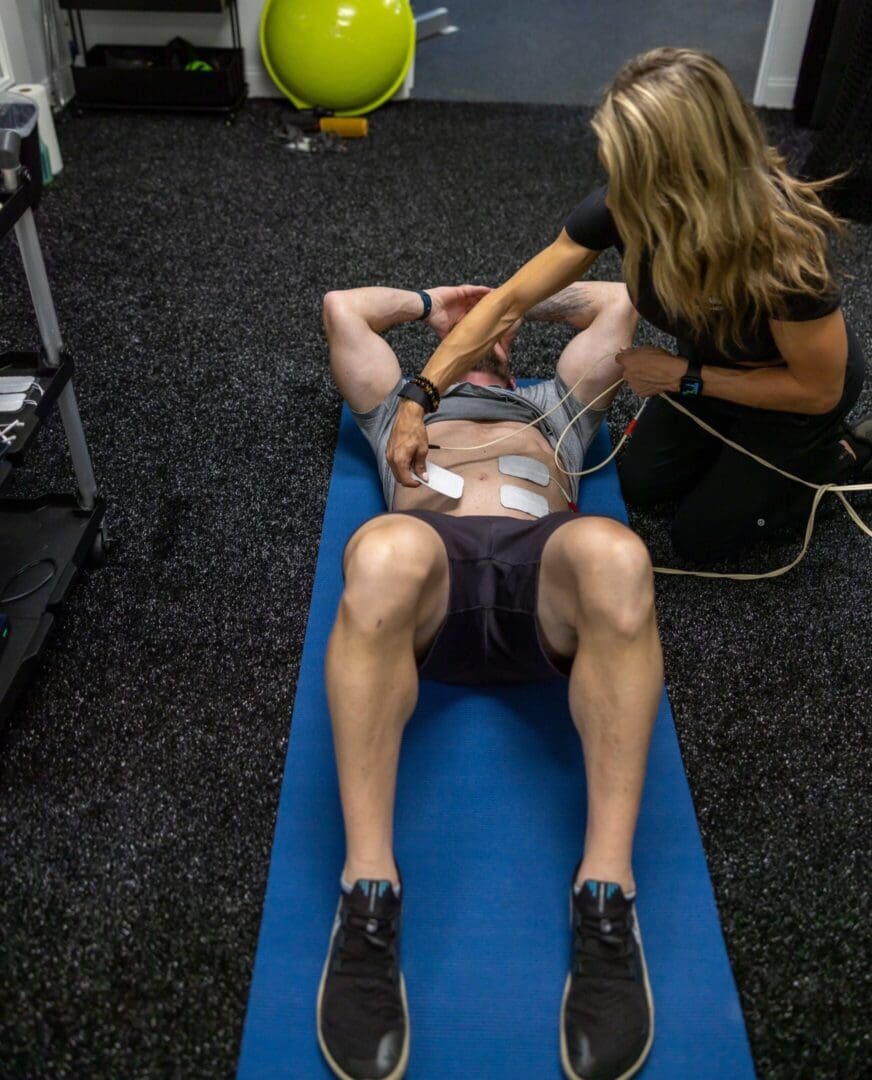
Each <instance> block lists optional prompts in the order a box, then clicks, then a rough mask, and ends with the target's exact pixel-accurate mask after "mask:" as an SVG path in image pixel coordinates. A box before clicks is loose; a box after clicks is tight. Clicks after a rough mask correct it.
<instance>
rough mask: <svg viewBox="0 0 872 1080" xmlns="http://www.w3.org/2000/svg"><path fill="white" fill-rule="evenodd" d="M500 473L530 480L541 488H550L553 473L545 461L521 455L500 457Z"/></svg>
mask: <svg viewBox="0 0 872 1080" xmlns="http://www.w3.org/2000/svg"><path fill="white" fill-rule="evenodd" d="M500 472H501V473H503V474H504V475H505V476H518V477H520V478H521V480H529V481H530V482H531V483H532V484H538V485H539V486H540V487H548V485H549V484H550V483H551V473H549V472H548V466H547V465H546V464H545V463H544V462H543V461H537V460H536V459H535V458H531V457H522V456H521V455H520V454H503V455H502V456H501V457H500ZM515 490H516V489H515Z"/></svg>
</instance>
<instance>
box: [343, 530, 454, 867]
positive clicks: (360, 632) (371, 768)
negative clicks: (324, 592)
mask: <svg viewBox="0 0 872 1080" xmlns="http://www.w3.org/2000/svg"><path fill="white" fill-rule="evenodd" d="M344 571H345V590H344V592H343V594H342V599H341V601H340V604H339V612H338V615H337V618H336V623H335V625H334V627H333V632H332V634H331V635H330V642H329V644H328V647H327V658H326V674H327V698H328V702H329V705H330V715H331V718H332V722H333V740H334V745H335V750H336V763H337V769H338V772H339V788H340V795H341V798H342V812H343V816H344V819H345V840H346V859H345V866H344V868H343V872H342V876H343V877H344V879H345V880H346V881H347V882H349V883H353V882H354V881H356V880H357V879H358V878H367V879H380V880H389V881H390V882H391V883H392V884H393V885H394V886H398V885H399V877H398V874H397V867H396V863H395V861H394V854H393V816H394V796H395V792H396V780H397V765H398V761H399V754H400V744H401V742H402V738H403V730H404V728H405V725H406V722H407V721H408V719H409V717H410V716H411V715H412V711H413V710H414V708H415V703H416V701H417V698H418V672H417V667H416V663H415V657H416V654H418V655H420V654H422V653H423V652H424V651H425V650H426V648H427V647H428V645H429V644H430V642H431V641H432V640H433V638H434V636H435V634H436V631H437V630H438V628H439V625H440V624H441V622H442V619H443V618H444V616H445V611H446V608H447V603H448V560H447V557H446V554H445V547H444V545H443V544H442V541H441V540H440V539H439V537H438V535H437V534H436V533H435V531H434V530H433V529H431V528H430V526H429V525H427V524H425V523H424V522H422V521H420V520H418V519H417V518H413V517H408V516H406V515H403V514H385V515H383V516H381V517H378V518H374V519H373V520H372V521H370V522H367V524H366V525H364V526H363V527H362V528H361V529H359V530H358V532H357V533H355V535H354V536H353V537H352V539H351V541H350V542H349V544H348V548H347V550H346V554H345V566H344Z"/></svg>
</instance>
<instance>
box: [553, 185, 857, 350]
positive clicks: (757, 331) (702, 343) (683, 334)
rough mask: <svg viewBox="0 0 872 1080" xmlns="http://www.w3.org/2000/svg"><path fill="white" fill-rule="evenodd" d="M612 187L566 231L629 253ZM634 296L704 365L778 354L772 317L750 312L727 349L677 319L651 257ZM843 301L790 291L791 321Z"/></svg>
mask: <svg viewBox="0 0 872 1080" xmlns="http://www.w3.org/2000/svg"><path fill="white" fill-rule="evenodd" d="M606 191H607V188H606V187H601V188H597V189H596V190H595V191H592V192H591V193H590V195H588V196H587V198H586V199H585V200H584V201H583V202H581V203H579V205H578V206H576V208H575V209H574V210H573V211H572V213H571V214H570V215H569V217H568V218H567V219H566V225H565V228H566V232H567V233H568V234H569V237H570V238H571V239H572V240H574V241H575V242H576V244H580V245H581V246H582V247H586V248H589V249H590V250H591V251H605V250H606V248H610V247H614V248H617V250H618V251H619V252H620V253H621V254H622V255H623V253H624V243H623V241H622V240H621V237H620V234H619V233H618V230H617V228H616V226H615V221H614V218H613V217H612V214H611V211H610V210H609V208H608V207H607V206H606ZM632 299H633V303H634V305H635V307H636V310H637V311H638V312H639V314H640V315H642V316H643V318H645V319H647V320H648V322H650V323H651V324H652V325H653V326H656V327H657V328H658V329H660V330H663V331H665V332H666V333H667V334H672V335H673V336H674V337H675V338H676V339H677V342H678V352H679V355H681V356H686V357H687V358H688V359H693V360H697V361H698V362H699V363H700V364H714V365H717V366H720V367H735V366H736V361H738V360H771V359H774V358H775V357H777V356H778V346H777V345H776V344H775V340H774V338H773V337H772V331H771V330H770V328H769V320H768V319H766V318H761V319H755V318H754V317H753V313H749V316H748V318H747V319H746V320H745V321H743V323H742V328H741V329H742V333H741V335H740V340H738V341H727V343H726V346H725V348H724V349H723V350H721V349H719V348H718V346H717V345H716V344H715V342H714V340H713V339H712V338H711V336H710V335H708V334H703V335H701V336H697V335H695V334H694V333H693V331H692V330H691V328H690V327H689V326H688V325H687V324H686V323H684V322H682V321H681V320H678V321H676V322H673V321H671V320H670V319H669V317H668V315H667V314H666V312H665V311H664V310H663V306H662V304H661V303H660V301H659V299H658V298H657V294H656V293H655V291H654V284H653V282H652V280H651V267H650V261H649V260H647V259H644V258H643V260H642V262H641V264H640V267H639V295H638V296H637V297H634V298H632ZM841 301H842V295H841V290H840V289H837V288H835V287H834V289H833V291H832V292H830V293H828V294H827V296H825V297H820V296H815V295H813V294H810V293H809V294H802V293H792V294H791V293H789V294H787V296H786V297H785V306H786V312H787V314H786V321H789V322H807V321H808V320H810V319H820V318H822V317H823V316H824V315H829V314H830V313H831V312H833V311H835V310H836V308H838V307H839V305H840V304H841ZM782 318H785V316H782Z"/></svg>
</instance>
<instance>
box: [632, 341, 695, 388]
mask: <svg viewBox="0 0 872 1080" xmlns="http://www.w3.org/2000/svg"><path fill="white" fill-rule="evenodd" d="M615 362H616V363H617V364H619V365H620V366H621V368H622V369H623V372H624V378H625V379H626V380H627V385H628V386H629V387H630V389H631V390H632V391H633V393H635V394H638V395H639V397H654V395H655V394H660V393H665V392H667V391H671V392H673V393H677V392H678V391H679V390H680V389H681V377H682V375H684V373H685V371H686V370H687V360H686V359H685V358H684V357H683V356H673V354H672V353H671V352H667V350H666V349H658V348H654V347H653V346H651V345H643V346H641V347H640V348H638V349H622V350H621V351H620V352H619V353H616V354H615Z"/></svg>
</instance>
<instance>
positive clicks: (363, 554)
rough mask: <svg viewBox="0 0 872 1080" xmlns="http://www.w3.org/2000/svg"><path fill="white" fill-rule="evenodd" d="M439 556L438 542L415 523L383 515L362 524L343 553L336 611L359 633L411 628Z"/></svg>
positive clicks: (420, 525) (427, 531) (421, 524)
mask: <svg viewBox="0 0 872 1080" xmlns="http://www.w3.org/2000/svg"><path fill="white" fill-rule="evenodd" d="M440 554H441V552H440V541H439V538H438V537H437V536H436V534H435V533H434V532H433V530H432V529H430V528H429V527H428V526H427V525H425V524H424V523H423V522H421V521H418V520H416V519H415V518H411V517H406V516H403V515H396V516H394V515H391V514H385V515H383V516H382V517H379V518H375V519H373V521H370V522H367V523H366V525H363V526H361V528H360V529H358V531H357V532H356V533H355V534H354V536H352V538H351V540H349V542H348V545H347V547H346V549H345V557H344V565H343V569H344V573H345V588H344V590H343V593H342V600H341V603H340V610H341V611H342V612H343V614H344V615H346V616H347V617H351V618H352V619H353V620H354V622H355V623H356V624H357V625H358V626H359V627H360V628H361V629H370V630H380V629H382V628H384V629H389V628H391V627H397V626H401V625H405V624H408V623H414V621H415V618H416V614H417V611H418V608H419V605H420V601H421V598H422V595H423V593H424V591H425V590H426V588H427V587H428V585H430V584H431V583H432V582H433V579H434V576H435V574H436V571H437V569H438V565H439V557H440Z"/></svg>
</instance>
